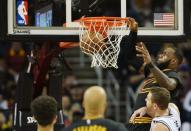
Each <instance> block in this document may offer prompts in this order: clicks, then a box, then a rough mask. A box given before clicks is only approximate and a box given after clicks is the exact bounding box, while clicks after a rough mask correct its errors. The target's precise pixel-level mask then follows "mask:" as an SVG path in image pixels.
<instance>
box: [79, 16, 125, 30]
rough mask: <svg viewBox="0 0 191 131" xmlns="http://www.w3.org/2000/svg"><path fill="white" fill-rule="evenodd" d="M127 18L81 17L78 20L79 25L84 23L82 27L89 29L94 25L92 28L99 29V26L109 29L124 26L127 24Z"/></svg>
mask: <svg viewBox="0 0 191 131" xmlns="http://www.w3.org/2000/svg"><path fill="white" fill-rule="evenodd" d="M127 21H128V18H121V17H105V16H103V17H82V18H81V19H80V22H81V23H84V25H85V26H86V27H88V28H89V27H91V26H92V23H93V24H94V26H96V27H100V26H105V25H107V26H109V27H113V26H116V27H118V26H122V25H124V23H127Z"/></svg>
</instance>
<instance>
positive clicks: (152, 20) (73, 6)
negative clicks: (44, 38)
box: [7, 0, 184, 36]
mask: <svg viewBox="0 0 191 131" xmlns="http://www.w3.org/2000/svg"><path fill="white" fill-rule="evenodd" d="M7 7H8V10H7V13H8V34H9V35H51V36H56V35H59V36H60V35H61V36H71V35H74V36H75V35H78V34H79V23H78V22H74V21H75V20H77V19H79V18H81V17H82V16H86V17H93V16H116V17H133V18H135V19H136V21H137V22H138V24H139V31H138V35H139V36H182V35H184V20H183V19H184V18H183V16H184V9H183V8H184V3H183V0H165V1H161V0H35V1H33V0H7ZM65 23H66V26H63V25H64V24H65ZM123 32H124V33H125V34H128V32H129V31H128V30H123Z"/></svg>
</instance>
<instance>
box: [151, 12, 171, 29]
mask: <svg viewBox="0 0 191 131" xmlns="http://www.w3.org/2000/svg"><path fill="white" fill-rule="evenodd" d="M154 26H155V27H161V26H165V27H166V26H167V27H173V26H174V13H154Z"/></svg>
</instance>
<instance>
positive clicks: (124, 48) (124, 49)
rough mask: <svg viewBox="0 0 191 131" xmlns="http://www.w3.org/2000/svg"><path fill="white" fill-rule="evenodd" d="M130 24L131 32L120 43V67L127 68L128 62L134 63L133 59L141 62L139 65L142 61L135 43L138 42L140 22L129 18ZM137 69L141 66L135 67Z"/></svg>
mask: <svg viewBox="0 0 191 131" xmlns="http://www.w3.org/2000/svg"><path fill="white" fill-rule="evenodd" d="M128 26H129V29H130V34H129V35H128V36H124V38H123V39H122V41H121V43H120V53H119V56H118V66H119V68H127V66H128V64H132V60H133V61H135V62H134V63H133V64H132V65H133V66H134V65H135V63H136V64H137V63H140V64H137V65H141V61H140V59H139V58H137V57H136V50H135V45H136V43H137V30H138V24H137V22H136V21H135V20H134V19H133V18H129V21H128ZM135 68H136V69H137V70H138V69H139V68H140V67H135Z"/></svg>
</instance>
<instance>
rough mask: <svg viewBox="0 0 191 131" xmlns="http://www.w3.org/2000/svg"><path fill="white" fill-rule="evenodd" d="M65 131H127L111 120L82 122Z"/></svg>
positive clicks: (121, 125)
mask: <svg viewBox="0 0 191 131" xmlns="http://www.w3.org/2000/svg"><path fill="white" fill-rule="evenodd" d="M63 131H127V129H126V128H125V126H124V125H123V124H121V123H118V122H115V121H112V120H109V119H95V120H80V121H78V122H76V123H73V124H72V125H70V126H69V127H68V128H65V129H64V130H63Z"/></svg>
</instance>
